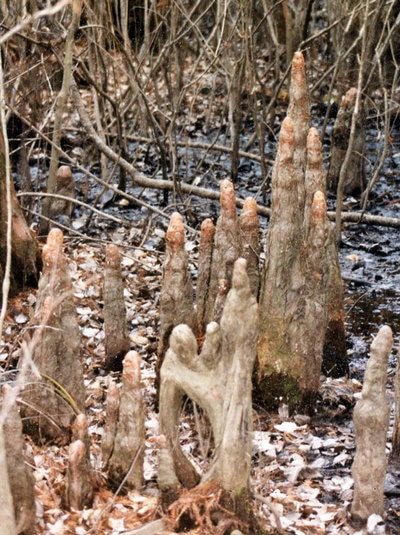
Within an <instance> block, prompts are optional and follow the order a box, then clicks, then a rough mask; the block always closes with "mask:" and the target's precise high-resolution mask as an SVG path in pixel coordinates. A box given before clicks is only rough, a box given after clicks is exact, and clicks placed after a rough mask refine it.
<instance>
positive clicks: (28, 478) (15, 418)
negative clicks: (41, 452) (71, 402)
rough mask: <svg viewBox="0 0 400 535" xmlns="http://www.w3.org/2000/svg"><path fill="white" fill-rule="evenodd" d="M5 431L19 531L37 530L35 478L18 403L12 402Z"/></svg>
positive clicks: (10, 480)
mask: <svg viewBox="0 0 400 535" xmlns="http://www.w3.org/2000/svg"><path fill="white" fill-rule="evenodd" d="M3 431H4V446H5V452H6V462H7V470H8V480H9V485H10V489H11V495H12V499H13V503H14V518H15V522H16V528H17V533H24V534H30V533H34V523H35V514H36V505H35V488H34V486H35V481H34V477H33V473H32V470H31V469H30V468H29V467H28V465H27V464H26V463H25V454H24V452H25V443H24V438H23V435H22V422H21V417H20V415H19V411H18V408H17V406H16V405H13V406H12V407H11V409H10V410H9V412H8V414H7V418H6V420H5V423H4V427H3Z"/></svg>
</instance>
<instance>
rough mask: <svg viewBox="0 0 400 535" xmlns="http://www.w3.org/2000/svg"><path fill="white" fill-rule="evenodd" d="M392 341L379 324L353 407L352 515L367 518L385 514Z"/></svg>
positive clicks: (385, 327)
mask: <svg viewBox="0 0 400 535" xmlns="http://www.w3.org/2000/svg"><path fill="white" fill-rule="evenodd" d="M392 345H393V335H392V331H391V329H390V327H388V326H386V325H385V326H383V327H381V328H380V330H379V332H378V334H377V336H376V338H375V340H374V341H373V342H372V344H371V351H370V357H369V360H368V363H367V368H366V370H365V376H364V382H363V388H362V393H361V399H360V400H358V401H357V403H356V406H355V408H354V416H353V421H354V430H355V435H356V453H355V456H354V462H353V466H352V469H351V472H352V476H353V479H354V497H353V503H352V505H351V516H352V518H353V520H354V521H361V522H366V521H367V520H368V517H369V516H370V515H372V514H377V515H381V516H383V514H384V493H383V485H384V482H385V476H386V465H387V460H386V436H387V430H388V426H389V404H388V402H387V401H386V382H387V367H388V357H389V353H390V351H391V349H392Z"/></svg>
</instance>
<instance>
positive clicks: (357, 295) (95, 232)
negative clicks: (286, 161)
mask: <svg viewBox="0 0 400 535" xmlns="http://www.w3.org/2000/svg"><path fill="white" fill-rule="evenodd" d="M399 146H400V143H399ZM131 149H132V150H134V151H136V152H138V151H140V144H136V145H133V146H132V147H131ZM143 154H146V155H147V156H146V158H147V161H151V160H152V153H151V149H150V150H149V151H148V150H147V148H144V149H143ZM271 157H272V158H273V157H274V154H273V153H271ZM218 161H219V164H218V166H217V167H216V165H215V161H213V162H212V166H213V173H214V175H213V176H214V178H216V179H218V178H220V175H219V173H220V174H221V175H224V174H225V176H226V175H227V173H226V170H227V169H228V168H229V156H228V155H225V156H222V157H221V158H219V160H218ZM391 162H392V163H390V162H389V166H390V165H392V167H393V169H394V171H393V174H392V175H390V173H389V172H388V169H386V170H384V171H385V172H386V175H385V177H384V179H383V180H381V181H380V182H379V187H378V189H377V191H376V192H375V193H374V197H373V199H372V202H371V203H370V205H369V210H371V213H377V214H382V215H392V216H393V217H399V216H400V196H399V193H398V192H399V186H400V177H399V173H398V169H399V168H400V149H399V148H396V149H395V150H394V154H393V157H392V160H391ZM140 163H142V164H143V168H144V167H145V166H149V164H148V163H143V162H139V164H140ZM205 164H207V161H205ZM253 164H254V162H244V163H243V166H242V167H241V169H240V172H241V174H242V175H243V182H242V183H241V184H240V185H239V186H238V190H239V194H240V195H241V196H242V197H245V196H246V195H251V194H256V193H259V191H260V173H259V171H257V172H256V171H255V167H257V168H258V169H259V164H254V166H253ZM210 165H211V164H210ZM74 178H75V179H76V187H77V191H78V196H79V193H82V192H83V191H84V190H85V191H86V194H85V199H84V200H86V202H88V203H91V202H92V201H94V199H96V197H97V195H98V193H99V188H97V189H96V188H92V189H90V188H89V193H88V194H87V191H88V188H87V183H86V179H85V177H83V176H81V177H80V176H79V173H76V175H75V176H74ZM215 182H216V181H215ZM204 185H205V186H208V185H209V183H205V184H204ZM216 187H217V184H216V183H214V188H216ZM133 193H134V194H137V195H138V196H139V195H140V196H141V198H142V199H143V200H145V201H146V202H148V204H149V205H150V206H157V207H159V206H162V205H163V202H164V201H165V199H163V197H162V195H163V194H162V193H160V192H155V191H145V192H143V191H135V190H134V188H133ZM111 197H112V196H111ZM111 197H108V198H104V199H103V200H104V206H100V207H101V208H104V209H105V208H106V205H107V210H108V212H109V213H110V214H114V215H116V216H118V217H124V218H126V221H127V222H128V224H127V225H126V226H121V225H118V224H110V223H109V222H105V221H103V220H102V219H101V218H100V217H98V216H96V217H93V219H92V221H91V223H90V225H89V227H88V228H85V217H86V216H87V214H85V213H84V212H80V213H79V211H77V212H76V214H75V217H74V219H73V221H72V228H73V229H75V230H78V231H80V232H82V233H85V234H86V235H87V239H83V238H82V237H74V234H73V232H71V234H70V235H69V236H66V239H65V242H66V247H65V253H66V255H67V257H68V262H69V272H70V275H71V278H72V282H73V286H74V297H75V304H76V311H77V315H78V319H79V324H80V328H81V340H82V343H81V348H82V351H81V356H82V359H83V362H84V370H85V388H86V413H87V416H88V420H89V432H90V439H91V462H92V467H93V474H94V481H95V482H96V485H97V488H96V492H95V497H94V503H93V507H92V508H91V509H86V510H84V511H69V510H66V509H65V508H64V506H63V500H62V496H63V489H64V479H65V471H66V466H67V447H59V446H57V445H55V444H48V445H42V446H37V445H35V444H34V443H32V441H31V440H30V439H29V438H28V437H27V438H26V443H27V458H28V462H29V464H30V465H31V467H32V469H33V472H34V476H35V481H36V487H35V488H36V505H37V515H36V518H37V520H36V532H37V533H38V534H39V535H58V534H76V535H83V534H89V533H93V534H104V535H118V534H122V533H125V534H126V533H131V532H132V533H135V532H134V531H133V530H136V529H137V528H139V527H140V526H145V525H146V524H149V523H151V522H153V521H155V520H157V519H164V521H165V524H164V527H163V528H160V525H159V524H156V525H155V524H150V527H149V531H147V534H150V533H153V534H154V535H155V534H156V533H158V532H159V533H165V534H166V533H169V532H176V530H175V528H176V526H174V523H173V518H172V517H171V515H164V514H163V512H162V510H161V507H160V502H159V493H158V489H157V437H158V435H159V430H158V414H157V411H156V409H155V403H154V400H155V388H154V380H155V362H156V353H157V343H158V332H159V325H158V320H159V315H158V301H159V293H160V284H161V278H162V266H163V260H164V236H165V231H166V227H167V224H168V221H167V220H165V219H160V218H159V216H157V215H155V214H153V213H152V212H151V210H147V209H145V208H140V207H138V206H133V205H129V203H125V202H123V201H124V200H118V199H112V198H111ZM192 201H193V200H191V201H190V202H192ZM346 202H347V205H346V206H345V209H346V208H347V209H352V208H353V206H354V205H356V204H357V200H354V199H347V201H346ZM185 209H186V207H185ZM217 211H218V207H217V205H216V203H210V202H208V201H207V202H206V201H204V199H200V200H195V201H193V202H192V204H191V206H190V210H188V212H187V213H188V214H189V212H191V213H192V214H195V215H196V217H197V223H199V222H201V219H202V218H203V217H208V216H210V215H211V216H213V217H215V215H216V214H217ZM169 213H170V212H169ZM199 219H200V221H199ZM262 228H263V232H265V228H266V221H264V222H262ZM108 242H113V243H116V244H118V245H119V246H120V248H121V252H122V254H123V257H122V267H123V277H124V281H125V303H126V312H127V319H128V325H129V331H130V341H131V348H132V349H135V350H137V351H138V352H139V353H140V355H141V357H142V368H141V380H142V388H143V395H144V399H145V426H146V450H145V464H144V478H145V485H144V487H143V488H142V489H140V490H138V491H131V492H128V493H127V494H118V495H116V494H115V493H113V492H112V491H111V490H110V488H109V487H108V485H107V478H106V474H105V473H104V472H103V471H102V459H101V438H102V434H103V430H104V424H105V418H106V412H105V410H106V406H105V401H106V395H107V386H108V381H109V375H113V376H114V377H115V378H116V379H117V380H119V374H118V373H111V374H108V373H106V372H105V371H104V359H105V356H104V330H103V319H102V284H103V270H104V253H105V243H108ZM197 247H198V233H196V232H194V233H191V232H190V233H187V240H186V248H187V250H188V252H189V254H190V257H191V264H190V266H191V271H192V274H193V277H194V279H195V276H196V269H197V268H196V252H197ZM340 259H341V264H342V270H343V272H344V273H346V275H350V276H351V277H353V278H354V279H355V280H354V281H353V282H350V281H348V282H347V283H346V296H345V299H346V310H347V318H346V323H347V329H348V349H349V358H350V362H351V366H350V368H351V374H350V377H344V378H341V379H335V380H331V379H327V378H324V379H323V381H322V384H321V389H320V396H319V400H318V405H317V409H316V413H315V415H314V416H313V417H312V418H309V417H306V416H304V415H294V416H293V417H289V416H288V414H287V411H286V409H285V407H282V408H281V410H280V411H279V413H277V414H271V413H269V412H267V411H266V410H264V409H263V407H259V406H255V407H254V437H253V458H252V473H251V490H252V492H253V495H254V499H253V506H254V512H255V514H256V516H257V517H258V519H259V521H260V525H261V526H263V527H264V529H265V530H266V532H267V533H271V534H275V533H279V534H282V533H288V534H295V535H302V534H304V535H308V534H310V535H311V534H325V533H326V534H343V535H346V534H349V535H350V534H356V533H359V534H361V533H366V531H362V530H361V528H360V527H358V526H352V525H351V524H350V521H349V506H350V504H351V501H352V494H353V488H352V487H353V481H352V477H351V465H352V461H353V457H354V452H355V441H354V433H353V426H352V409H353V407H354V404H355V402H356V399H357V397H359V396H360V392H361V387H362V378H363V373H364V370H365V363H366V361H367V359H368V351H369V345H370V343H371V341H372V337H373V336H374V335H375V334H376V333H377V331H378V328H379V326H381V325H382V324H383V323H387V324H389V325H390V326H391V327H392V329H393V331H394V336H395V340H396V342H398V336H399V333H400V270H399V265H400V251H399V248H398V229H397V230H396V229H388V228H383V229H382V228H378V227H367V226H366V225H364V224H359V225H353V226H351V227H350V226H347V227H346V228H345V229H344V232H343V244H342V247H341V250H340ZM35 302H36V291H35V290H29V289H28V290H26V291H24V292H21V293H20V294H19V295H18V296H16V297H14V298H12V299H10V301H9V309H8V314H7V321H6V323H5V328H4V336H3V339H2V341H1V342H0V366H1V367H2V368H3V370H4V373H5V374H6V373H7V374H10V375H5V376H6V377H7V378H8V377H12V374H13V373H15V366H16V363H17V361H18V358H19V356H20V353H21V346H20V342H21V340H22V337H23V336H24V334H25V332H26V330H27V328H28V327H29V321H30V318H31V317H32V316H33V312H34V307H35ZM395 353H396V350H394V351H393V352H392V355H391V357H390V369H389V374H388V375H389V380H388V389H387V396H388V401H389V402H390V403H391V406H392V408H393V397H394V395H393V378H394V369H395V366H396V356H395ZM392 412H393V411H392ZM392 419H393V418H392V417H391V424H390V428H389V431H388V441H387V451H388V453H389V452H390V449H391V435H392ZM180 437H181V443H182V447H183V450H184V452H185V453H186V455H187V456H188V457H189V459H190V460H191V461H192V462H193V463H194V464H195V466H196V467H197V468H198V469H199V471H201V469H202V466H203V465H204V463H206V462H207V457H208V455H209V453H210V448H211V446H210V445H211V442H212V441H211V438H210V436H209V426H208V425H207V422H205V421H204V420H203V418H202V416H201V414H200V413H198V412H196V411H194V412H192V413H190V412H186V413H185V414H183V416H182V425H181V434H180ZM385 492H386V515H387V516H386V519H385V520H386V528H387V533H389V534H390V533H392V534H396V533H400V513H399V511H400V469H399V470H398V471H397V470H396V469H395V467H390V470H389V471H388V477H387V481H386V485H385ZM375 520H379V519H375ZM151 526H153V527H151ZM156 526H158V527H156ZM370 528H371V530H370V531H369V532H370V533H382V531H379V529H380V528H379V526H378V527H376V528H375V527H374V526H372V525H371V526H370ZM374 529H375V531H374ZM168 530H169V531H168ZM137 533H138V535H139V532H137ZM143 533H145V532H143ZM192 533H197V534H206V533H207V531H206V530H205V528H204V527H197V528H196V527H195V528H194V529H193V530H192ZM210 533H211V532H210Z"/></svg>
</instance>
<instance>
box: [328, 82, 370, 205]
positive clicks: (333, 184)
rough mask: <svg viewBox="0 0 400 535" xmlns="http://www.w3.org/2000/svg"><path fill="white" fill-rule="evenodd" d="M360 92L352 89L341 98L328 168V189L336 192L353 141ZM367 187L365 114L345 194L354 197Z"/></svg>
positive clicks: (359, 124) (358, 124) (360, 119)
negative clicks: (354, 117) (352, 122)
mask: <svg viewBox="0 0 400 535" xmlns="http://www.w3.org/2000/svg"><path fill="white" fill-rule="evenodd" d="M356 96H357V90H356V89H355V88H354V87H353V88H352V89H349V90H348V91H347V93H346V95H345V96H344V97H343V98H342V102H341V105H340V108H339V112H338V115H337V118H336V121H335V124H334V126H333V129H332V135H331V158H330V161H329V169H328V177H327V180H328V187H329V189H331V190H333V191H336V189H337V186H338V183H339V176H340V170H341V168H342V165H343V162H344V159H345V156H346V152H347V148H348V144H349V139H350V130H351V121H352V116H353V113H354V106H355V100H356ZM364 186H365V126H364V115H363V112H362V111H360V113H359V114H358V116H357V122H356V130H355V136H354V142H353V150H352V153H351V157H350V160H349V162H348V165H347V168H346V175H345V177H344V193H345V194H346V195H353V194H355V193H360V192H361V191H363V189H364Z"/></svg>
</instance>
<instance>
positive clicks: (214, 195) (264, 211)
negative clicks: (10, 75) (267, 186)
mask: <svg viewBox="0 0 400 535" xmlns="http://www.w3.org/2000/svg"><path fill="white" fill-rule="evenodd" d="M72 98H73V101H74V103H75V106H76V108H77V111H78V113H79V117H80V119H81V121H82V124H83V127H84V129H85V131H86V133H87V134H88V136H89V137H90V138H91V140H92V141H93V142H94V144H95V145H96V147H97V148H98V149H99V150H100V151H101V152H102V153H103V154H105V155H106V156H107V158H109V159H110V160H111V161H113V162H115V163H117V164H118V165H119V166H120V167H122V169H124V170H125V171H126V172H127V173H129V174H130V175H131V177H132V179H133V181H134V183H135V186H140V187H143V188H155V189H162V190H173V189H174V187H175V184H174V182H173V181H172V180H156V179H154V178H149V177H147V176H145V175H144V174H143V173H141V172H140V171H138V170H137V169H136V168H135V167H134V166H133V165H132V164H131V163H129V162H128V161H126V160H125V159H124V158H121V156H120V155H119V154H117V153H116V152H114V151H113V150H112V149H111V148H110V147H109V146H108V145H106V144H105V143H103V141H102V139H101V138H100V136H99V135H98V134H97V133H96V131H95V129H94V128H93V126H92V123H91V120H90V117H89V116H88V114H87V111H86V109H85V106H84V103H83V102H82V99H81V97H80V94H79V90H78V88H77V86H76V85H74V86H73V87H72ZM66 156H67V157H68V159H70V160H71V161H72V159H71V158H70V156H68V155H66ZM108 187H109V188H110V189H111V190H112V191H115V192H116V193H118V194H119V195H121V196H123V197H125V198H127V199H129V198H130V195H129V194H127V193H125V192H122V191H120V190H118V188H115V187H112V186H108ZM180 189H181V191H182V192H183V193H187V194H193V195H197V196H198V197H202V198H205V199H211V200H216V201H218V200H219V196H220V193H219V191H217V190H210V189H207V188H201V187H199V186H193V185H191V184H186V183H185V182H182V183H181V184H180ZM243 204H244V199H236V205H237V206H238V207H240V208H242V207H243ZM257 211H258V213H259V215H262V216H265V217H270V215H271V210H270V209H269V208H267V207H265V206H261V205H257ZM327 215H328V218H329V219H330V220H331V221H335V212H328V213H327ZM341 221H342V223H346V222H350V223H367V224H370V225H379V226H382V227H395V228H397V227H400V219H398V218H395V217H382V216H374V215H368V214H364V215H363V214H361V213H358V212H346V213H343V214H342V216H341Z"/></svg>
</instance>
